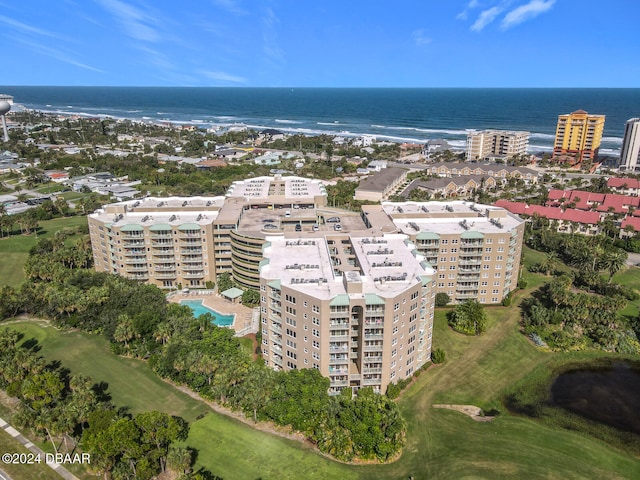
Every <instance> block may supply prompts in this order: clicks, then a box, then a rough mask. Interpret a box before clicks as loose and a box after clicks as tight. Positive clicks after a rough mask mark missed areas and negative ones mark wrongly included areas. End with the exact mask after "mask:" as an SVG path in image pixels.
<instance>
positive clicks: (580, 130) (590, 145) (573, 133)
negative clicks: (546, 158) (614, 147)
mask: <svg viewBox="0 0 640 480" xmlns="http://www.w3.org/2000/svg"><path fill="white" fill-rule="evenodd" d="M604 119H605V116H604V115H589V114H588V113H587V112H585V111H584V110H577V111H575V112H573V113H569V114H567V115H559V116H558V126H557V127H556V138H555V142H554V147H553V155H554V156H558V155H572V156H575V157H576V159H577V160H578V162H583V161H593V160H594V159H595V158H596V157H597V156H598V149H599V148H600V143H601V142H602V133H603V131H604Z"/></svg>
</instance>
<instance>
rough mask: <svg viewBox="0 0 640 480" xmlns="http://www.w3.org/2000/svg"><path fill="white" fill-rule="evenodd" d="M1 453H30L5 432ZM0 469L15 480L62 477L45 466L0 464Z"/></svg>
mask: <svg viewBox="0 0 640 480" xmlns="http://www.w3.org/2000/svg"><path fill="white" fill-rule="evenodd" d="M0 453H30V452H29V450H27V449H26V448H24V447H23V446H22V444H20V442H18V441H16V440H14V439H13V438H12V437H11V435H9V434H8V433H7V432H5V431H4V430H0ZM0 468H1V469H2V470H4V471H5V472H6V473H7V474H8V475H9V476H11V478H13V479H14V480H22V479H24V480H60V475H58V474H57V473H56V472H54V471H53V470H51V469H50V468H49V467H47V466H46V465H45V464H44V459H42V463H41V464H33V465H7V464H5V463H4V462H3V463H0Z"/></svg>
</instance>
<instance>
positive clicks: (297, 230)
mask: <svg viewBox="0 0 640 480" xmlns="http://www.w3.org/2000/svg"><path fill="white" fill-rule="evenodd" d="M301 231H302V225H300V224H299V223H298V224H297V225H296V232H301Z"/></svg>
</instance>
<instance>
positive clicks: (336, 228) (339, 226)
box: [333, 223, 342, 232]
mask: <svg viewBox="0 0 640 480" xmlns="http://www.w3.org/2000/svg"><path fill="white" fill-rule="evenodd" d="M333 229H334V230H335V231H336V232H339V231H340V230H342V225H340V224H339V223H336V224H335V225H334V226H333Z"/></svg>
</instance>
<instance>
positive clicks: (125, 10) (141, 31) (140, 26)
mask: <svg viewBox="0 0 640 480" xmlns="http://www.w3.org/2000/svg"><path fill="white" fill-rule="evenodd" d="M100 3H101V4H102V6H103V7H104V8H105V9H106V10H108V11H109V12H111V14H112V15H113V16H114V17H116V18H117V19H118V21H119V22H120V23H121V24H122V26H123V27H124V29H125V31H126V32H127V34H128V35H129V36H130V37H131V38H134V39H136V40H143V41H145V42H157V41H159V40H160V39H161V35H160V34H159V33H158V31H157V30H156V29H155V28H154V27H152V25H158V24H160V22H159V21H158V19H156V18H153V17H151V16H149V15H147V14H146V13H145V12H144V11H142V10H141V9H139V8H136V7H134V6H133V5H128V4H126V3H124V2H121V1H120V0H100Z"/></svg>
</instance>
